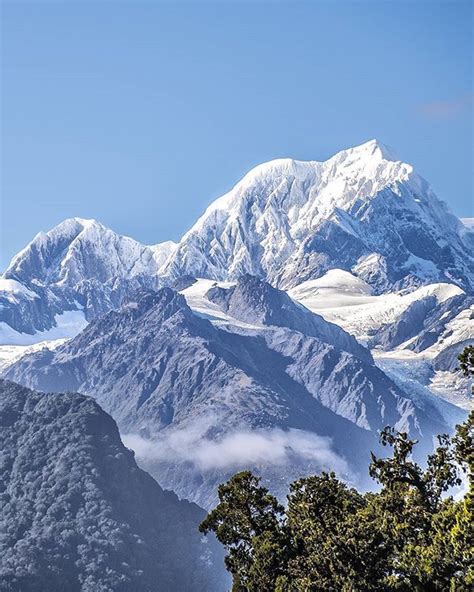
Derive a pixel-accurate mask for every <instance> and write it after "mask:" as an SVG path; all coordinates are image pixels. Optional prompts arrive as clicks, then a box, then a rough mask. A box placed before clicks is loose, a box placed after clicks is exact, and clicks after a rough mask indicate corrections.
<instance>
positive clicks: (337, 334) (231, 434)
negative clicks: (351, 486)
mask: <svg viewBox="0 0 474 592" xmlns="http://www.w3.org/2000/svg"><path fill="white" fill-rule="evenodd" d="M6 376H7V377H8V378H10V379H12V380H15V381H17V382H19V383H21V384H24V385H25V386H29V387H31V388H36V389H39V390H55V391H63V390H78V391H80V392H82V393H85V394H90V395H93V396H94V397H96V398H97V401H98V402H99V403H100V405H101V406H103V407H104V409H105V410H106V411H108V412H109V413H111V415H112V416H113V417H114V418H115V419H116V421H117V422H118V425H119V427H120V429H121V432H122V433H123V434H128V438H129V439H127V440H126V442H127V444H128V445H129V446H131V447H134V448H135V449H136V451H137V454H138V457H139V459H140V458H141V459H142V461H143V462H145V463H146V467H147V469H149V470H150V471H153V474H157V475H159V478H160V482H161V483H162V484H163V485H164V486H165V487H167V488H170V489H173V490H174V491H176V492H177V493H178V494H179V495H181V496H184V497H187V498H188V499H192V500H193V501H196V502H198V503H200V504H201V505H203V506H205V507H209V506H210V505H212V503H213V502H214V501H215V491H216V489H215V488H216V486H217V484H218V483H220V482H222V481H223V480H224V479H225V478H227V477H228V476H229V475H230V474H231V473H233V472H235V470H237V469H239V468H240V469H242V468H246V467H248V466H253V467H255V468H256V470H258V472H259V473H260V474H263V476H264V477H265V478H266V479H267V480H268V481H271V482H272V488H273V490H274V491H276V492H277V493H280V494H282V496H283V495H284V492H285V491H286V487H287V484H288V482H289V481H291V480H292V479H294V478H296V477H298V476H301V475H303V474H307V473H309V472H314V471H319V470H321V469H323V468H324V469H335V470H337V471H338V472H339V473H340V474H342V475H343V476H345V477H346V478H347V479H348V480H353V481H357V482H359V483H361V482H362V483H363V482H364V480H365V479H366V478H367V475H366V466H367V462H368V455H369V452H370V450H375V449H377V446H378V444H377V439H378V434H377V430H379V429H380V428H382V427H383V426H385V425H386V424H391V425H395V426H397V427H398V428H399V429H406V430H409V431H410V432H411V433H412V434H413V435H414V436H416V437H418V438H420V439H421V440H422V448H423V449H426V448H430V447H431V443H432V442H431V438H432V436H433V435H434V434H435V433H439V432H444V431H446V430H449V429H450V426H451V424H452V421H451V420H452V417H455V418H456V420H459V419H461V417H462V416H463V414H462V412H460V410H457V408H455V407H453V406H451V405H449V404H448V403H444V402H442V401H440V400H438V399H437V398H436V397H433V396H432V395H429V394H426V395H425V396H423V397H421V398H418V399H417V400H413V399H412V398H411V393H406V392H404V391H403V390H402V389H401V388H399V387H398V386H397V385H396V384H395V383H394V382H393V381H392V380H390V379H389V378H388V377H387V376H386V375H385V374H384V373H383V372H382V371H381V370H380V369H379V368H377V366H376V365H375V364H374V362H373V360H372V357H371V355H370V353H369V352H368V351H367V350H365V349H364V348H363V347H362V346H361V345H360V344H358V343H357V341H356V340H355V339H354V338H353V337H351V336H350V335H348V334H347V333H346V332H345V331H343V330H342V329H341V328H340V327H338V326H336V325H333V324H331V323H328V322H327V321H325V320H324V319H323V318H322V317H319V316H318V315H314V314H313V313H311V312H310V311H309V310H308V309H306V308H305V307H303V306H302V305H298V304H297V303H295V302H294V301H292V300H291V299H290V298H289V297H288V296H287V294H286V293H284V292H281V291H279V290H276V289H275V288H272V287H271V286H270V285H269V284H267V283H265V282H263V281H261V280H257V279H256V278H254V277H250V276H244V277H243V278H241V279H240V280H239V282H237V283H236V284H228V283H227V284H225V283H224V284H223V285H219V284H218V283H215V282H210V281H209V280H200V281H197V282H191V283H190V285H188V286H187V287H184V288H183V289H182V293H181V294H179V293H177V292H175V291H174V290H172V289H170V288H163V289H161V290H159V291H158V292H151V291H145V292H144V293H143V294H142V295H141V296H140V298H139V299H138V300H137V301H135V302H133V301H130V302H128V303H127V304H126V305H125V306H124V307H123V308H122V309H121V310H120V311H112V312H110V313H109V314H107V315H105V316H104V317H102V318H100V319H97V320H95V321H92V322H91V323H90V324H89V325H88V326H87V328H86V329H85V330H84V331H83V332H82V333H80V334H79V335H78V336H77V337H76V338H74V339H72V340H71V341H69V342H67V343H65V344H63V345H61V346H59V347H58V348H57V349H55V350H54V351H47V350H43V351H40V352H36V353H32V354H30V355H28V356H25V357H24V358H22V359H21V360H19V361H18V362H16V363H15V364H14V365H12V366H11V367H10V368H9V369H8V370H7V374H6Z"/></svg>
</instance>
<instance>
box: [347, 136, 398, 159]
mask: <svg viewBox="0 0 474 592" xmlns="http://www.w3.org/2000/svg"><path fill="white" fill-rule="evenodd" d="M343 152H347V153H351V154H356V155H358V156H360V157H361V158H362V157H364V156H366V157H372V158H377V159H381V160H387V161H392V162H400V159H399V157H398V156H397V153H396V152H395V150H393V148H391V147H390V146H387V145H386V144H383V143H382V142H379V140H377V139H375V138H374V139H372V140H369V141H368V142H364V144H360V145H359V146H354V147H353V148H349V149H348V150H344V151H343Z"/></svg>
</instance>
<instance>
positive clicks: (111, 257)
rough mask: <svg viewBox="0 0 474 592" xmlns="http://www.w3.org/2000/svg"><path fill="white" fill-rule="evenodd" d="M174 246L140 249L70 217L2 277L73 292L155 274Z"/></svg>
mask: <svg viewBox="0 0 474 592" xmlns="http://www.w3.org/2000/svg"><path fill="white" fill-rule="evenodd" d="M173 247H174V243H171V241H168V242H166V243H162V244H158V245H154V246H146V245H142V244H140V243H139V242H137V241H135V240H134V239H132V238H130V237H127V236H121V235H119V234H117V233H115V232H114V231H113V230H111V229H110V228H107V227H106V226H104V225H103V224H101V223H100V222H97V221H96V220H85V219H83V218H70V219H67V220H65V221H64V222H61V224H58V225H57V226H55V227H54V228H53V229H51V230H50V231H48V232H40V233H38V234H37V235H36V236H35V238H34V239H33V240H32V241H31V242H30V243H29V244H28V245H27V246H26V247H25V249H23V250H22V251H20V253H18V255H16V257H14V258H13V260H12V262H11V263H10V265H9V266H8V268H7V270H6V271H5V274H4V277H5V278H7V279H8V278H12V279H16V280H18V281H23V282H25V283H30V282H31V281H32V280H35V281H36V283H39V284H43V285H49V284H53V283H54V284H64V285H67V286H70V287H72V286H74V285H76V284H77V283H80V282H82V281H84V280H87V279H93V280H97V281H99V282H107V281H109V280H111V279H115V278H122V279H131V278H133V277H135V276H139V275H142V274H145V275H156V274H157V273H158V272H159V269H160V266H161V265H163V263H165V262H166V259H167V257H168V256H169V255H170V253H171V252H172V250H173Z"/></svg>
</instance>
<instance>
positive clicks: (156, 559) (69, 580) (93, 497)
mask: <svg viewBox="0 0 474 592" xmlns="http://www.w3.org/2000/svg"><path fill="white" fill-rule="evenodd" d="M0 451H1V455H0V458H1V470H0V521H1V537H0V588H1V590H2V591H5V592H7V591H12V592H13V591H15V592H25V591H26V590H28V591H31V592H35V591H38V592H44V591H45V590H48V592H64V591H65V590H67V591H71V592H75V591H80V592H97V591H98V590H101V591H103V592H122V591H123V592H129V591H130V590H134V591H136V592H152V591H153V592H154V591H156V590H169V591H173V590H175V591H176V592H182V591H183V590H190V591H202V592H207V591H209V590H215V591H216V592H220V591H222V590H223V589H225V582H226V575H225V573H224V569H223V563H222V555H221V551H220V549H219V548H218V546H217V544H215V543H214V542H213V541H212V539H209V540H208V541H207V543H206V542H202V539H201V536H200V534H199V532H198V531H197V526H198V524H199V522H200V520H202V518H203V516H204V511H203V510H201V509H200V508H199V507H198V506H196V505H194V504H191V503H189V502H186V501H179V500H178V498H177V497H176V495H175V494H173V493H171V492H167V491H163V490H162V489H161V487H160V486H159V485H158V484H157V483H156V482H155V481H154V480H153V479H152V477H150V475H148V474H147V473H145V472H144V471H142V470H141V469H139V468H138V467H137V465H136V463H135V460H134V456H133V453H132V452H131V451H130V450H128V449H126V448H125V447H124V445H123V444H122V442H121V440H120V436H119V433H118V430H117V426H116V424H115V422H114V421H113V419H112V418H111V417H110V416H109V415H107V414H106V413H105V412H104V411H103V410H102V409H101V408H100V407H99V405H98V404H97V403H96V402H95V401H94V400H93V399H91V398H89V397H85V396H83V395H79V394H76V393H66V394H51V393H50V394H40V393H36V392H33V391H30V390H28V389H26V388H23V387H20V386H19V385H17V384H15V383H12V382H8V381H4V380H0Z"/></svg>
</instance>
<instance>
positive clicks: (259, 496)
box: [200, 347, 474, 592]
mask: <svg viewBox="0 0 474 592" xmlns="http://www.w3.org/2000/svg"><path fill="white" fill-rule="evenodd" d="M459 360H460V368H461V370H462V372H463V373H464V374H466V375H471V376H473V375H474V348H472V347H470V348H466V349H465V351H464V352H463V353H462V354H461V355H460V356H459ZM380 441H381V443H382V444H383V445H384V446H387V447H389V448H390V449H391V455H390V456H388V457H387V458H378V457H376V456H375V455H372V462H371V464H370V467H369V473H370V475H371V476H372V478H373V479H374V480H375V481H376V482H377V483H378V485H379V491H378V492H377V493H365V494H362V493H359V492H358V491H357V490H355V489H353V488H350V487H348V486H347V485H346V484H344V483H343V482H341V481H339V479H338V478H337V477H336V475H335V474H334V473H322V474H321V475H315V476H310V477H306V478H303V479H299V480H297V481H295V482H294V483H292V484H291V486H290V492H289V495H288V504H287V507H286V508H283V507H282V506H281V505H280V504H279V503H278V501H277V500H276V498H275V497H274V496H272V495H271V494H270V493H269V491H268V490H267V489H266V488H265V487H263V486H262V485H261V484H260V480H259V479H258V478H257V477H255V476H254V475H252V473H250V472H249V471H244V472H241V473H238V474H236V475H234V477H232V479H230V481H229V482H227V483H225V484H223V485H221V486H220V487H219V500H220V502H219V504H218V505H217V507H216V508H215V509H214V510H212V511H211V512H210V513H209V514H208V516H207V518H206V519H205V520H204V522H203V523H202V524H201V527H200V529H201V531H202V532H204V533H208V532H210V531H212V532H214V533H215V535H216V536H217V539H218V540H219V541H220V542H221V543H222V544H223V545H224V546H225V547H226V549H227V557H226V565H227V568H228V569H229V571H230V572H231V574H232V577H233V592H323V591H324V592H371V591H373V592H382V591H383V592H387V591H388V592H391V591H393V592H395V591H402V592H413V591H415V592H427V591H428V592H430V591H432V592H467V591H470V590H473V589H474V567H473V565H474V552H473V551H474V512H473V510H474V478H473V468H474V412H471V414H470V415H469V417H468V419H467V420H466V421H465V422H464V423H463V424H461V425H458V426H457V427H456V432H455V435H454V436H453V437H452V438H450V437H448V436H447V435H445V434H443V435H440V436H439V437H438V446H437V448H436V449H435V451H434V452H433V453H432V454H431V455H429V456H428V458H427V459H426V463H424V467H422V466H420V465H419V464H417V463H415V462H414V461H413V460H412V451H413V447H414V446H415V445H416V441H414V440H411V439H410V438H409V437H408V434H406V433H400V432H396V431H395V430H394V429H392V428H390V427H386V428H385V429H384V430H383V431H382V432H381V434H380ZM463 476H464V477H465V480H466V479H467V488H468V490H467V492H466V493H465V495H464V496H463V497H462V499H459V500H455V499H453V497H451V496H450V495H449V493H450V490H451V488H453V487H455V486H460V485H462V483H463V480H462V477H463Z"/></svg>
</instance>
